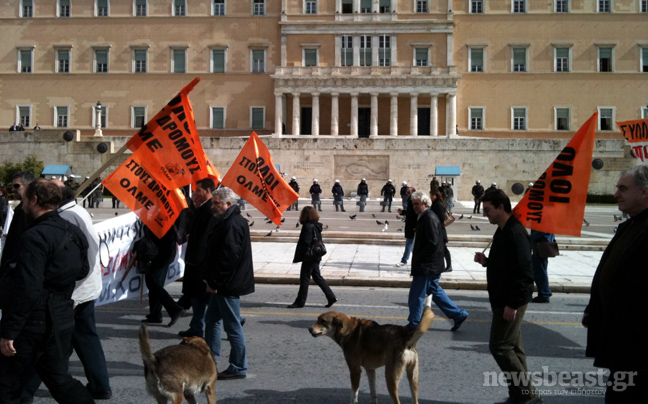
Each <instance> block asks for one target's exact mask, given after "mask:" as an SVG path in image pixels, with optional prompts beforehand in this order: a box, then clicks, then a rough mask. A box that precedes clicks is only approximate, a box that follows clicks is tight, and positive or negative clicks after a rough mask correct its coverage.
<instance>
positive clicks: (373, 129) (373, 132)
mask: <svg viewBox="0 0 648 404" xmlns="http://www.w3.org/2000/svg"><path fill="white" fill-rule="evenodd" d="M369 137H378V93H371V126H370V129H369Z"/></svg>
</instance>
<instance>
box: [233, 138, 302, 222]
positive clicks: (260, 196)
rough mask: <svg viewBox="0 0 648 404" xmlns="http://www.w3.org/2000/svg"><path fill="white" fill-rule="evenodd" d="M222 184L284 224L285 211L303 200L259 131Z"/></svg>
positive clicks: (246, 144) (267, 215)
mask: <svg viewBox="0 0 648 404" xmlns="http://www.w3.org/2000/svg"><path fill="white" fill-rule="evenodd" d="M221 184H222V185H223V186H226V187H228V188H231V189H232V190H233V191H234V192H235V193H236V194H237V195H238V196H240V197H241V198H243V199H245V200H246V201H247V202H248V203H250V204H251V205H252V206H254V207H255V208H257V209H258V210H259V212H261V213H263V214H264V215H266V217H267V218H268V219H271V220H272V221H273V222H274V223H275V224H277V225H281V216H282V212H283V211H284V210H286V208H288V206H290V205H292V204H293V203H294V202H295V201H296V200H297V199H299V194H298V193H297V192H295V191H294V190H293V189H292V188H291V187H290V185H288V183H287V182H286V180H284V179H283V177H282V176H281V174H280V173H279V171H277V169H276V168H275V165H274V162H273V161H272V156H271V155H270V152H269V151H268V148H267V147H266V145H265V144H264V143H263V142H262V141H261V139H260V138H259V136H257V134H256V133H255V132H252V135H251V136H250V139H248V141H247V143H245V146H244V147H243V150H241V153H239V155H238V157H236V160H234V164H232V167H230V169H229V170H228V171H227V174H225V178H223V181H222V182H221Z"/></svg>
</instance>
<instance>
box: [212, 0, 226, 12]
mask: <svg viewBox="0 0 648 404" xmlns="http://www.w3.org/2000/svg"><path fill="white" fill-rule="evenodd" d="M213 12H214V15H225V0H214V11H213Z"/></svg>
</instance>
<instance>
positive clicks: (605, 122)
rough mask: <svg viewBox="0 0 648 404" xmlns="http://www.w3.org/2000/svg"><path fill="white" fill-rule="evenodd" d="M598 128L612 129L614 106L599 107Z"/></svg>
mask: <svg viewBox="0 0 648 404" xmlns="http://www.w3.org/2000/svg"><path fill="white" fill-rule="evenodd" d="M598 111H599V130H614V126H613V124H614V108H611V107H599V108H598Z"/></svg>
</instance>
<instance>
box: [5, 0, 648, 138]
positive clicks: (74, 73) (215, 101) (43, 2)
mask: <svg viewBox="0 0 648 404" xmlns="http://www.w3.org/2000/svg"><path fill="white" fill-rule="evenodd" d="M0 36H1V37H2V38H3V39H2V41H0V56H1V57H0V125H2V126H3V127H7V128H8V127H9V126H11V125H12V124H13V123H14V122H21V123H22V124H23V126H25V127H26V128H31V127H34V126H35V125H36V124H38V125H39V126H40V127H41V128H44V129H49V128H71V129H78V130H81V133H82V134H83V135H92V134H93V133H94V128H95V127H96V126H97V123H98V122H97V118H99V120H100V121H101V126H102V127H103V132H104V134H106V135H118V136H128V135H130V134H132V133H134V131H135V130H136V129H137V128H139V127H140V126H141V125H142V124H143V123H145V122H146V121H147V120H148V119H150V118H152V117H153V116H154V115H155V114H156V113H157V111H159V110H160V109H161V108H162V107H163V105H164V104H165V103H166V102H167V101H168V100H169V99H170V98H171V97H172V96H173V95H174V94H175V93H177V92H178V91H179V90H180V88H182V87H183V86H184V85H186V84H187V83H189V82H190V81H191V80H192V79H193V78H194V77H196V76H199V77H200V78H201V82H200V83H199V84H198V86H197V87H196V89H195V90H194V91H193V92H192V93H191V96H190V97H191V101H192V104H193V108H194V113H195V118H196V124H197V127H198V129H199V131H200V133H201V135H204V136H247V135H249V133H251V132H252V131H256V132H257V133H259V134H274V135H275V136H278V137H279V136H282V135H309V136H327V135H330V136H349V137H352V138H353V137H361V138H363V137H367V138H375V137H380V136H390V137H399V136H430V137H450V138H452V137H453V136H455V135H459V136H469V137H484V138H493V137H495V138H497V137H504V138H526V137H528V138H538V137H540V138H543V137H544V138H547V137H548V138H552V137H554V138H569V137H571V136H572V135H573V133H574V132H575V131H576V130H577V129H578V127H579V126H580V124H581V123H583V122H584V121H585V120H586V119H587V118H589V116H591V114H592V113H594V112H595V111H598V112H599V115H600V117H599V132H598V136H599V137H600V138H618V137H619V132H618V130H617V128H616V125H615V124H614V122H615V121H616V120H628V119H637V118H640V117H648V106H647V105H646V104H647V103H648V99H647V98H646V94H647V93H648V0H546V1H542V2H541V1H531V0H12V1H8V2H4V3H2V4H0ZM98 102H100V106H101V107H100V109H99V114H97V109H98Z"/></svg>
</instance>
